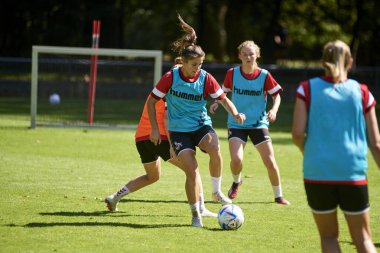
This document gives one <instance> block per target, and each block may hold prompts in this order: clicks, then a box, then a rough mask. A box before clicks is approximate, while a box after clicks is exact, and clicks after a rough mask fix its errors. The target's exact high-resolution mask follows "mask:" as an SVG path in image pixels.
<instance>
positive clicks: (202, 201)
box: [199, 192, 205, 210]
mask: <svg viewBox="0 0 380 253" xmlns="http://www.w3.org/2000/svg"><path fill="white" fill-rule="evenodd" d="M204 209H205V199H204V196H203V192H199V210H204Z"/></svg>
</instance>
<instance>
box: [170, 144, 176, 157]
mask: <svg viewBox="0 0 380 253" xmlns="http://www.w3.org/2000/svg"><path fill="white" fill-rule="evenodd" d="M170 159H177V154H176V153H175V151H174V149H173V147H172V146H171V145H170Z"/></svg>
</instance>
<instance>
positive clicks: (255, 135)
mask: <svg viewBox="0 0 380 253" xmlns="http://www.w3.org/2000/svg"><path fill="white" fill-rule="evenodd" d="M248 137H249V139H251V141H252V143H253V145H255V146H256V145H258V144H260V143H262V142H266V141H271V140H272V139H271V138H270V136H269V130H268V129H267V128H254V129H243V128H229V129H228V139H231V138H239V139H240V140H242V141H244V142H247V140H248Z"/></svg>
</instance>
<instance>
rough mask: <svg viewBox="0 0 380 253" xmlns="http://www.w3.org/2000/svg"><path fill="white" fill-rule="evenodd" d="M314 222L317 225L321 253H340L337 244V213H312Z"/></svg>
mask: <svg viewBox="0 0 380 253" xmlns="http://www.w3.org/2000/svg"><path fill="white" fill-rule="evenodd" d="M313 216H314V221H315V223H316V225H317V228H318V232H319V236H320V240H321V247H322V252H337V253H338V252H341V250H340V247H339V242H338V237H339V225H338V218H337V212H336V210H334V211H333V212H331V213H318V214H317V213H314V212H313Z"/></svg>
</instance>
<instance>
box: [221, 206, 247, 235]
mask: <svg viewBox="0 0 380 253" xmlns="http://www.w3.org/2000/svg"><path fill="white" fill-rule="evenodd" d="M218 221H219V225H220V227H221V228H223V229H226V230H236V229H238V228H240V227H241V225H243V223H244V213H243V210H241V208H240V207H239V206H237V205H234V204H229V205H225V206H222V208H221V209H220V210H219V212H218Z"/></svg>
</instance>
